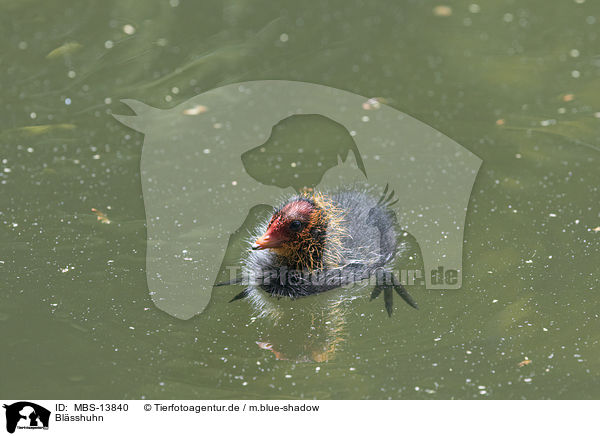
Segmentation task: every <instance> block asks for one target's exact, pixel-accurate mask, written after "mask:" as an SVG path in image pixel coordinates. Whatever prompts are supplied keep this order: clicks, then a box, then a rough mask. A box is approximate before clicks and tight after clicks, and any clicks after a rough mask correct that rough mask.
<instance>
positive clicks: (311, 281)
mask: <svg viewBox="0 0 600 436" xmlns="http://www.w3.org/2000/svg"><path fill="white" fill-rule="evenodd" d="M387 191H388V187H387V186H386V188H385V190H384V192H383V195H382V196H381V197H380V198H379V200H378V199H377V198H375V197H373V196H372V195H371V194H370V193H368V192H367V191H361V190H352V189H342V190H339V191H336V192H331V193H324V192H304V193H302V194H300V195H296V196H294V197H292V198H290V199H288V200H287V201H286V202H285V203H284V204H283V205H282V206H280V207H279V208H277V209H276V210H275V211H274V213H273V215H272V216H271V218H270V219H269V220H268V221H266V222H264V223H263V224H262V225H260V226H259V227H258V229H257V235H256V236H257V239H256V241H255V242H254V243H253V244H252V245H251V248H252V250H251V251H249V253H248V255H247V256H246V258H245V259H244V261H243V277H242V278H238V279H236V280H234V281H233V282H229V284H231V283H245V284H247V285H248V287H247V288H246V289H245V290H244V291H242V292H241V293H239V294H238V295H236V296H235V297H234V298H233V299H232V300H231V301H235V300H238V299H240V298H244V297H246V296H248V295H251V294H252V293H255V292H260V291H259V290H262V291H265V292H267V293H268V294H270V295H272V296H277V297H292V298H297V297H302V296H307V295H311V294H316V293H320V292H325V291H328V290H330V289H334V288H337V287H340V286H345V285H350V284H351V283H354V282H359V281H363V280H366V279H369V278H374V279H375V287H374V289H373V292H372V294H371V299H374V298H376V297H377V296H378V295H379V294H381V293H382V292H383V295H384V303H385V307H386V310H387V313H388V315H390V316H391V314H392V310H393V301H392V300H393V292H394V291H395V292H397V293H398V295H400V296H401V297H402V298H403V299H404V301H406V302H407V303H408V304H409V305H410V306H412V307H414V308H417V304H416V302H415V301H414V300H413V299H412V297H411V296H410V295H409V294H408V292H407V291H406V289H405V288H404V287H403V286H402V284H400V282H399V281H398V280H397V279H396V277H394V275H393V273H392V272H391V270H390V264H391V263H392V261H393V260H394V258H395V256H396V252H397V236H396V216H395V214H394V212H393V211H392V210H391V209H390V206H391V205H392V204H394V203H395V201H392V199H393V195H394V193H393V191H392V192H391V193H389V194H388V192H387ZM253 239H254V238H253ZM223 284H227V283H223Z"/></svg>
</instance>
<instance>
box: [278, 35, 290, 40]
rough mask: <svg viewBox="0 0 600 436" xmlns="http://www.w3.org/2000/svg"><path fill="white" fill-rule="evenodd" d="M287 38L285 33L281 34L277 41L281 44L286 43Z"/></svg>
mask: <svg viewBox="0 0 600 436" xmlns="http://www.w3.org/2000/svg"><path fill="white" fill-rule="evenodd" d="M288 39H289V36H288V34H287V33H282V34H281V35H279V40H280V41H281V42H288Z"/></svg>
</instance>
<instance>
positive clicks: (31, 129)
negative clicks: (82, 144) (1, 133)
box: [16, 123, 76, 135]
mask: <svg viewBox="0 0 600 436" xmlns="http://www.w3.org/2000/svg"><path fill="white" fill-rule="evenodd" d="M75 127H76V126H75V124H67V123H62V124H40V125H37V126H26V127H19V128H17V129H16V130H18V131H21V132H25V133H29V134H31V135H41V134H43V133H47V132H50V131H52V130H73V129H75Z"/></svg>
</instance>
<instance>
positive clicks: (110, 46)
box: [104, 39, 114, 48]
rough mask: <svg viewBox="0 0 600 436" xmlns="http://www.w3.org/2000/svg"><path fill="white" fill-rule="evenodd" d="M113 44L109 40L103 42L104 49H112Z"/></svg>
mask: <svg viewBox="0 0 600 436" xmlns="http://www.w3.org/2000/svg"><path fill="white" fill-rule="evenodd" d="M113 46H114V43H113V42H112V41H111V40H110V39H109V40H107V41H104V48H113Z"/></svg>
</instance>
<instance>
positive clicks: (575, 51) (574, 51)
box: [569, 48, 579, 58]
mask: <svg viewBox="0 0 600 436" xmlns="http://www.w3.org/2000/svg"><path fill="white" fill-rule="evenodd" d="M569 56H571V57H572V58H576V57H579V50H577V49H576V48H574V49H572V50H571V51H570V52H569Z"/></svg>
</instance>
